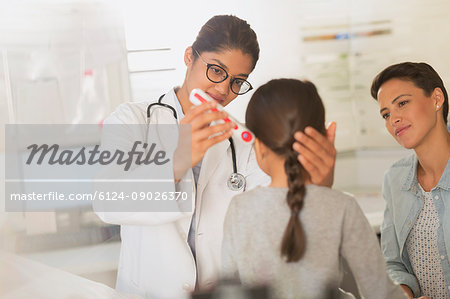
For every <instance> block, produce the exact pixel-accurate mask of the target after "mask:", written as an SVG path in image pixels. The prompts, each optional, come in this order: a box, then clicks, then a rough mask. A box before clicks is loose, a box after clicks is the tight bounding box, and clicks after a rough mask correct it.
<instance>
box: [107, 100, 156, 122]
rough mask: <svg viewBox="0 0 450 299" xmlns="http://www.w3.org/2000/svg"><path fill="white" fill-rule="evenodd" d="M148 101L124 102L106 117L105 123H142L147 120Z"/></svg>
mask: <svg viewBox="0 0 450 299" xmlns="http://www.w3.org/2000/svg"><path fill="white" fill-rule="evenodd" d="M148 105H149V102H148V101H142V102H126V103H122V104H120V105H119V106H117V108H116V109H115V110H114V111H113V112H112V113H111V114H110V115H109V116H108V117H107V118H106V119H105V121H104V122H103V123H104V124H142V123H145V122H146V112H147V106H148Z"/></svg>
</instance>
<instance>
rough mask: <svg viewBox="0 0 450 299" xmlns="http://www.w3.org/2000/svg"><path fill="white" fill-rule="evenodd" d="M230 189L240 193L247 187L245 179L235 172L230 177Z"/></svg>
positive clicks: (228, 183)
mask: <svg viewBox="0 0 450 299" xmlns="http://www.w3.org/2000/svg"><path fill="white" fill-rule="evenodd" d="M227 185H228V188H230V190H231V191H239V190H242V189H244V187H245V178H244V176H243V175H242V174H240V173H237V172H234V173H232V174H231V175H230V176H229V177H228V181H227Z"/></svg>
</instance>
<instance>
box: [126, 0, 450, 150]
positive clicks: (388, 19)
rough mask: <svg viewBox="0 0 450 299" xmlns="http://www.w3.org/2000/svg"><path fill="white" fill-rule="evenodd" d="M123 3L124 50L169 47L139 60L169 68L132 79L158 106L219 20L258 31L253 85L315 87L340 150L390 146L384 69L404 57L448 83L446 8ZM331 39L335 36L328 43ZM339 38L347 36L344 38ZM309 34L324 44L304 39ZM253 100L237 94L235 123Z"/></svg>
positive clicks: (427, 4)
mask: <svg viewBox="0 0 450 299" xmlns="http://www.w3.org/2000/svg"><path fill="white" fill-rule="evenodd" d="M120 3H121V5H122V7H123V11H124V16H125V23H126V32H127V36H126V40H127V47H128V49H157V48H170V50H166V51H161V52H159V54H158V53H157V52H152V53H150V54H144V55H143V56H145V55H147V56H153V58H152V59H153V60H154V61H158V63H156V64H155V65H154V69H160V68H167V69H173V70H172V71H163V72H153V73H147V74H142V73H141V74H137V75H132V76H131V87H132V91H133V92H134V94H133V95H134V99H135V100H149V99H155V100H156V99H157V98H158V97H159V95H161V94H162V93H165V92H166V91H167V90H168V89H170V88H171V87H173V86H176V85H180V84H181V83H182V81H183V78H184V71H185V66H184V64H183V51H184V49H185V48H186V47H187V46H189V45H191V44H192V42H193V41H194V39H195V36H196V34H197V32H198V31H199V29H200V27H201V25H202V24H203V23H204V22H205V21H206V20H207V19H209V18H210V17H211V16H213V15H215V14H235V15H237V16H238V17H241V18H243V19H246V20H247V21H248V22H249V23H250V24H251V26H252V28H253V29H254V30H255V31H256V33H257V35H258V39H259V42H260V47H261V56H260V60H259V62H258V64H257V66H256V69H255V71H254V72H253V73H252V74H251V76H250V79H249V80H250V81H251V83H252V84H253V86H254V87H258V86H259V85H261V84H263V83H265V82H267V81H268V80H270V79H272V78H277V77H294V78H307V79H309V80H311V81H313V82H314V83H316V85H317V86H318V88H319V92H320V93H321V95H322V98H323V100H324V102H325V104H326V108H327V119H328V120H329V121H331V120H335V121H337V122H338V132H337V140H336V145H337V148H338V149H339V150H352V149H358V148H365V147H372V148H373V147H392V146H394V147H395V146H396V144H395V142H394V141H393V139H392V138H391V137H390V136H388V134H387V133H386V130H385V128H384V123H383V120H382V119H381V117H380V116H379V113H378V107H377V103H376V102H375V101H374V100H373V99H371V97H370V93H369V87H370V84H371V80H372V79H373V77H374V76H375V75H376V74H377V73H378V72H379V71H381V70H382V69H383V68H384V67H386V66H388V65H390V64H392V63H396V62H400V61H406V60H413V61H426V62H429V63H430V64H432V65H433V66H434V67H435V69H436V70H437V71H438V72H439V73H440V74H441V76H442V77H443V79H444V81H445V82H446V84H447V85H449V84H450V54H449V53H450V52H448V50H447V49H448V45H449V43H450V42H449V40H450V39H449V38H450V32H449V30H448V28H450V18H448V17H447V16H446V14H445V12H448V11H449V10H450V2H448V1H442V0H432V1H419V0H415V1H406V0H400V1H394V2H392V1H387V0H379V1H374V0H321V1H317V0H303V1H294V0H281V1H270V0H262V1H261V0H247V1H237V0H231V1H227V2H226V3H224V2H219V1H201V0H191V1H165V2H163V1H160V2H158V3H157V2H154V1H139V0H132V1H125V0H122V1H120ZM327 35H337V37H336V38H330V39H326V36H327ZM345 35H348V36H351V37H352V38H350V39H348V38H347V39H346V38H344V39H342V37H343V36H345ZM311 37H313V38H314V37H315V38H322V40H315V41H311V40H309V41H308V38H310V39H311ZM324 37H325V39H324ZM339 37H341V38H339ZM158 55H159V56H158ZM158 57H159V58H160V59H159V58H158ZM136 60H137V65H139V62H138V61H139V59H138V58H137V59H136V57H134V58H133V64H136ZM151 68H152V67H151V66H148V69H151ZM133 77H134V78H133ZM250 96H251V93H249V94H247V95H244V96H240V97H239V98H237V100H236V101H234V102H233V103H231V104H230V105H229V107H227V109H228V110H229V111H230V113H232V114H233V115H234V116H235V117H237V118H238V119H239V120H241V121H243V120H244V116H245V108H246V105H247V103H248V100H249V99H250Z"/></svg>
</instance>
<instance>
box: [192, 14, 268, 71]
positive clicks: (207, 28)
mask: <svg viewBox="0 0 450 299" xmlns="http://www.w3.org/2000/svg"><path fill="white" fill-rule="evenodd" d="M192 48H194V49H195V50H196V51H197V52H198V53H199V54H201V53H203V52H219V51H222V50H233V49H236V50H241V51H242V53H244V54H249V55H251V56H252V58H253V66H252V70H253V69H254V68H255V65H256V62H257V61H258V58H259V45H258V40H257V38H256V33H255V32H254V31H253V29H252V28H250V25H249V24H248V23H247V22H246V21H244V20H241V19H239V18H238V17H236V16H230V15H221V16H214V17H212V18H211V19H209V20H208V21H207V22H206V23H205V25H203V27H202V29H200V32H199V33H198V35H197V38H196V39H195V42H194V43H193V44H192ZM194 57H195V58H197V53H195V51H194Z"/></svg>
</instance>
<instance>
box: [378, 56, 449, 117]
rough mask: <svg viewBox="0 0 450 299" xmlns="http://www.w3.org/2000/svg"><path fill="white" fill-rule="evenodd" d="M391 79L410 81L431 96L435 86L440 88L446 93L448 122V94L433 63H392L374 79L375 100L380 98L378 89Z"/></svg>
mask: <svg viewBox="0 0 450 299" xmlns="http://www.w3.org/2000/svg"><path fill="white" fill-rule="evenodd" d="M391 79H400V80H405V81H410V82H412V83H414V85H415V86H417V87H418V88H420V89H422V90H423V92H424V94H425V96H427V97H429V96H430V95H431V93H432V92H433V91H434V89H435V88H437V87H438V88H440V89H441V90H442V93H443V94H444V105H442V116H443V117H444V122H445V123H446V124H447V115H448V95H447V91H446V90H445V87H444V83H443V82H442V79H441V77H439V74H438V73H437V72H436V71H435V70H434V69H433V68H432V67H431V65H429V64H427V63H424V62H419V63H415V62H403V63H399V64H394V65H391V66H389V67H387V68H385V69H384V70H383V71H382V72H381V73H379V74H378V75H377V76H376V77H375V79H373V82H372V87H371V88H370V93H371V94H372V97H373V98H374V99H375V100H378V90H379V89H380V87H381V85H383V84H384V83H386V82H387V81H389V80H391Z"/></svg>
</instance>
